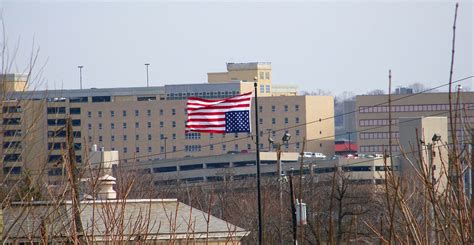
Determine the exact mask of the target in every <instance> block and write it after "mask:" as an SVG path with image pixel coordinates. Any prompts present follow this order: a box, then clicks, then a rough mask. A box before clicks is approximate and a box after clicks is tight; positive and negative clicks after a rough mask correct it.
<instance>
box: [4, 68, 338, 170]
mask: <svg viewBox="0 0 474 245" xmlns="http://www.w3.org/2000/svg"><path fill="white" fill-rule="evenodd" d="M267 73H268V76H267ZM262 74H263V75H262ZM261 75H262V76H261ZM254 76H257V77H258V79H257V80H258V86H259V87H258V91H259V93H261V95H262V98H260V99H259V108H258V110H259V112H260V113H259V116H260V118H259V119H258V121H259V124H260V132H259V133H260V135H261V136H262V140H261V146H262V148H263V149H266V148H267V147H268V142H267V141H266V138H267V137H268V132H270V133H271V134H273V135H274V136H275V137H281V135H283V134H284V133H285V132H288V133H290V134H291V135H292V141H291V144H289V145H286V146H285V147H284V149H285V150H290V151H299V150H300V149H301V147H302V141H303V138H304V137H306V139H307V143H306V147H305V151H313V152H321V153H324V154H325V155H332V154H333V153H334V138H333V135H334V121H333V119H329V120H321V119H323V118H331V117H332V116H333V115H334V106H333V98H332V97H331V96H292V95H293V94H294V93H293V92H291V91H293V90H292V89H294V87H287V90H285V89H282V87H280V88H279V89H278V91H277V93H275V94H273V93H272V84H271V67H270V64H269V63H248V64H228V72H224V73H222V74H221V73H219V74H218V75H216V74H215V73H210V74H209V83H207V84H182V85H165V86H162V87H133V88H110V89H95V88H93V89H82V90H80V89H75V90H52V91H27V92H21V91H17V92H14V91H13V92H12V93H10V95H9V97H8V98H7V100H5V101H4V103H3V114H2V118H3V124H2V133H1V136H0V137H2V138H1V140H2V143H3V147H2V153H1V154H2V158H1V160H0V161H1V164H2V168H3V174H4V176H6V175H8V176H15V175H16V176H18V175H19V174H21V173H22V172H23V170H24V169H29V170H30V171H32V172H35V173H39V171H40V169H42V167H43V166H46V167H47V169H51V168H58V167H60V163H61V161H62V160H61V159H62V157H63V154H64V148H65V142H66V130H65V124H66V120H65V119H66V118H67V116H70V117H71V119H72V125H73V131H74V137H75V145H74V147H75V149H76V155H77V161H78V162H79V163H81V162H82V163H84V162H86V161H87V149H89V148H90V147H91V146H92V145H94V144H97V145H98V147H99V148H101V147H103V148H105V150H107V151H110V150H111V151H118V152H119V157H120V159H122V160H123V163H125V162H128V163H130V162H140V163H141V162H144V161H149V160H153V159H165V158H167V159H169V158H180V157H185V156H193V157H197V156H207V155H218V154H223V153H227V152H229V151H239V152H240V151H254V150H255V145H254V143H253V139H252V137H250V134H247V133H240V134H227V135H218V134H204V133H189V134H185V132H184V129H185V120H186V117H187V116H186V114H185V105H186V99H187V97H189V96H198V97H203V98H209V99H215V98H225V97H230V96H235V95H237V94H240V93H243V92H247V91H249V90H250V89H253V81H250V80H249V79H251V78H253V77H254ZM260 77H263V78H260ZM261 85H263V87H262V86H261ZM267 85H269V86H270V88H269V90H267ZM285 91H286V92H285ZM277 95H279V96H277ZM283 95H286V96H283ZM254 109H255V108H252V110H254ZM252 115H254V114H253V113H252ZM252 127H253V123H252ZM48 173H49V174H50V175H52V176H53V175H56V174H57V173H58V171H53V170H51V171H50V170H48Z"/></svg>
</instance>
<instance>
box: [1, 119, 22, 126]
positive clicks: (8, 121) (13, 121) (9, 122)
mask: <svg viewBox="0 0 474 245" xmlns="http://www.w3.org/2000/svg"><path fill="white" fill-rule="evenodd" d="M20 122H21V119H20V118H4V119H3V125H19V124H20Z"/></svg>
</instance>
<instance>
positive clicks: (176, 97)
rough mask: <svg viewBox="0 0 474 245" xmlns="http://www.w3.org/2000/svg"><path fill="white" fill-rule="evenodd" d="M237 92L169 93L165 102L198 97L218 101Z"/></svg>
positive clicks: (237, 92)
mask: <svg viewBox="0 0 474 245" xmlns="http://www.w3.org/2000/svg"><path fill="white" fill-rule="evenodd" d="M238 94H239V91H222V92H221V91H214V92H187V93H169V94H167V95H166V99H167V100H185V99H187V98H188V97H193V96H196V97H200V98H204V99H218V98H227V97H232V96H236V95H238Z"/></svg>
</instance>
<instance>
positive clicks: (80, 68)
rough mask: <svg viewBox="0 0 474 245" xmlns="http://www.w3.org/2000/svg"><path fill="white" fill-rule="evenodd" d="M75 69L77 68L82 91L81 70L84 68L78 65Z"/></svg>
mask: <svg viewBox="0 0 474 245" xmlns="http://www.w3.org/2000/svg"><path fill="white" fill-rule="evenodd" d="M77 68H79V84H80V88H81V89H82V68H84V66H82V65H80V66H77Z"/></svg>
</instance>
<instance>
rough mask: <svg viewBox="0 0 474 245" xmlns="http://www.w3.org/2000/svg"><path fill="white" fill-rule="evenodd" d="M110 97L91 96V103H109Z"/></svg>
mask: <svg viewBox="0 0 474 245" xmlns="http://www.w3.org/2000/svg"><path fill="white" fill-rule="evenodd" d="M110 101H111V97H110V96H92V102H93V103H96V102H110Z"/></svg>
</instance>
